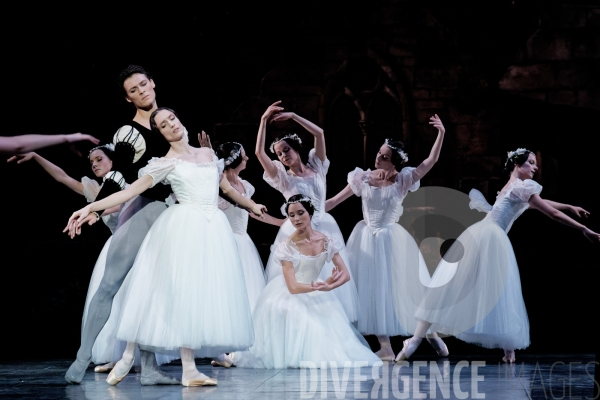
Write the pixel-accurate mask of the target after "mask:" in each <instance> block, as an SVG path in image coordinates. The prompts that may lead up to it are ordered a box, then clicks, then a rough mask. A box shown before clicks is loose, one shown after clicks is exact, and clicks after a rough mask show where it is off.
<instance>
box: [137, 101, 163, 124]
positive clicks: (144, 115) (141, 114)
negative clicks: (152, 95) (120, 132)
mask: <svg viewBox="0 0 600 400" xmlns="http://www.w3.org/2000/svg"><path fill="white" fill-rule="evenodd" d="M157 108H158V106H157V105H156V101H154V102H153V103H152V107H149V108H147V109H144V108H138V109H136V112H135V116H134V117H133V120H134V121H135V122H137V123H138V124H140V125H142V126H144V127H146V128H147V129H150V115H152V113H153V112H154V110H156V109H157Z"/></svg>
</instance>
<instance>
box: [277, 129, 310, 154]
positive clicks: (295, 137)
mask: <svg viewBox="0 0 600 400" xmlns="http://www.w3.org/2000/svg"><path fill="white" fill-rule="evenodd" d="M285 139H292V140H295V141H296V142H298V143H300V144H302V140H301V139H300V138H299V137H298V135H297V134H295V133H292V134H291V135H290V134H288V135H285V136H284V137H282V138H281V139H279V140H276V141H274V142H273V143H271V147H269V150H271V153H275V149H274V147H273V146H275V145H276V144H277V143H279V142H281V141H282V140H285Z"/></svg>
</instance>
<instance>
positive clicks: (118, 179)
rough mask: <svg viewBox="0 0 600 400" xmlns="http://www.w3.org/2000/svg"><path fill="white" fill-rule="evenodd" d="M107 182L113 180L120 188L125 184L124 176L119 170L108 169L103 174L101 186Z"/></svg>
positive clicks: (123, 187)
mask: <svg viewBox="0 0 600 400" xmlns="http://www.w3.org/2000/svg"><path fill="white" fill-rule="evenodd" d="M111 181H112V182H111ZM108 182H110V184H113V182H114V183H116V184H117V185H119V188H120V190H123V189H125V185H126V184H127V183H126V182H125V177H124V176H123V174H121V173H120V172H119V171H110V172H109V173H107V174H106V175H104V178H102V186H104V185H106V184H107V183H108Z"/></svg>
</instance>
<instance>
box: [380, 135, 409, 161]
mask: <svg viewBox="0 0 600 400" xmlns="http://www.w3.org/2000/svg"><path fill="white" fill-rule="evenodd" d="M385 144H386V145H387V147H389V148H390V149H392V150H394V151H395V152H396V153H398V154H399V155H400V158H401V159H402V161H404V162H405V163H407V162H408V154H406V153H405V152H404V151H403V150H402V149H401V148H399V147H396V146H394V145H393V144H392V141H391V139H385Z"/></svg>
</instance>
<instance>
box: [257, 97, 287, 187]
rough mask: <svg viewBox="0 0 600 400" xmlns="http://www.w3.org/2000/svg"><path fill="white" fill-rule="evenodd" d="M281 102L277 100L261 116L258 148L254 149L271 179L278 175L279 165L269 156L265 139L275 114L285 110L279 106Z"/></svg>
mask: <svg viewBox="0 0 600 400" xmlns="http://www.w3.org/2000/svg"><path fill="white" fill-rule="evenodd" d="M280 103H281V101H276V102H275V103H273V104H271V105H270V106H269V108H267V111H265V113H264V114H263V115H262V117H260V125H259V127H258V136H257V137H256V149H255V150H254V154H256V157H258V161H259V162H260V165H262V167H263V169H264V170H265V172H266V173H267V175H268V176H269V178H271V179H273V178H275V176H277V167H276V166H275V164H273V160H271V159H270V158H269V156H268V155H267V152H266V151H265V140H266V136H267V124H268V123H269V122H270V120H271V118H272V117H273V115H275V114H276V113H278V112H280V111H281V110H283V107H279V104H280Z"/></svg>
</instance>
